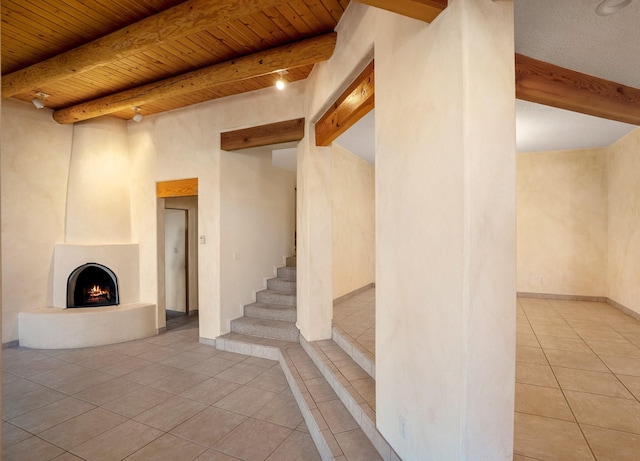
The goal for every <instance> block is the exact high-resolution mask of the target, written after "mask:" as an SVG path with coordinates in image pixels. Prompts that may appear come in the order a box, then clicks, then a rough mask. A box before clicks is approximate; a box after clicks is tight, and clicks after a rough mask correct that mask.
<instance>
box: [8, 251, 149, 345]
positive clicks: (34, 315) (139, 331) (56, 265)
mask: <svg viewBox="0 0 640 461" xmlns="http://www.w3.org/2000/svg"><path fill="white" fill-rule="evenodd" d="M87 263H94V264H96V265H99V266H104V267H107V268H108V269H109V271H111V272H112V273H113V274H114V276H115V277H117V281H118V286H117V291H118V297H119V299H118V301H119V304H117V305H104V306H98V307H74V308H68V306H69V294H68V292H67V282H68V280H69V277H70V276H71V275H72V274H73V273H74V271H76V269H77V268H79V267H81V266H84V265H85V264H87ZM138 271H139V261H138V245H137V244H113V245H70V244H59V245H56V248H55V252H54V257H53V274H52V291H53V306H52V307H46V308H40V309H34V310H30V311H24V312H21V313H20V315H19V331H20V333H19V335H20V345H21V346H25V347H32V348H38V349H67V348H78V347H89V346H99V345H104V344H113V343H118V342H123V341H130V340H134V339H141V338H146V337H149V336H153V335H155V334H156V306H155V304H148V303H142V302H140V283H139V280H140V277H139V272H138Z"/></svg>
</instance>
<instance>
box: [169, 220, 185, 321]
mask: <svg viewBox="0 0 640 461" xmlns="http://www.w3.org/2000/svg"><path fill="white" fill-rule="evenodd" d="M164 238H165V240H164V274H165V277H164V278H165V300H166V316H167V322H169V320H170V319H172V318H177V317H179V316H180V315H189V276H188V274H189V264H188V261H189V252H188V246H189V210H183V209H179V208H165V211H164Z"/></svg>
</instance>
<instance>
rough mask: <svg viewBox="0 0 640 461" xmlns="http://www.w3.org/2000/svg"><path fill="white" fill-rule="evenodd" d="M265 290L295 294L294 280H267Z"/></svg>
mask: <svg viewBox="0 0 640 461" xmlns="http://www.w3.org/2000/svg"><path fill="white" fill-rule="evenodd" d="M267 290H274V291H288V292H290V293H295V292H296V282H295V280H285V279H269V280H267Z"/></svg>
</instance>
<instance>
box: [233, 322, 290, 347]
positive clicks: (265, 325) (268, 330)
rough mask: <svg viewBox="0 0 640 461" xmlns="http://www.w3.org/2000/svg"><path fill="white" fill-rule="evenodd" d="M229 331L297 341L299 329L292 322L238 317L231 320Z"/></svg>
mask: <svg viewBox="0 0 640 461" xmlns="http://www.w3.org/2000/svg"><path fill="white" fill-rule="evenodd" d="M231 331H232V332H233V333H238V334H242V335H249V336H258V337H261V338H271V339H278V340H280V341H289V342H298V340H299V338H300V330H298V328H296V326H295V324H294V323H292V322H281V321H278V320H265V319H256V318H251V317H240V318H238V319H234V320H232V321H231Z"/></svg>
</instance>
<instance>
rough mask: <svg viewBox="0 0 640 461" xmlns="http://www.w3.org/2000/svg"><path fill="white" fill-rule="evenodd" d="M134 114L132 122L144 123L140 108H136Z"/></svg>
mask: <svg viewBox="0 0 640 461" xmlns="http://www.w3.org/2000/svg"><path fill="white" fill-rule="evenodd" d="M133 112H134V114H133V118H132V120H133V121H134V122H136V123H140V122H141V121H142V114H141V113H140V108H139V107H134V108H133Z"/></svg>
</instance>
